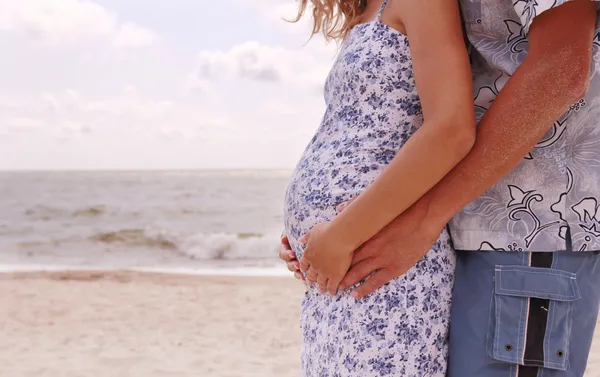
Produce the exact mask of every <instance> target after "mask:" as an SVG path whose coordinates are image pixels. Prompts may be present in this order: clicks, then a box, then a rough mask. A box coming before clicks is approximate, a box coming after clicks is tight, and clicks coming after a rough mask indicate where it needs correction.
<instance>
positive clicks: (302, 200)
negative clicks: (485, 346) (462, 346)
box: [285, 1, 455, 377]
mask: <svg viewBox="0 0 600 377" xmlns="http://www.w3.org/2000/svg"><path fill="white" fill-rule="evenodd" d="M386 3H387V1H384V3H383V6H382V8H381V10H380V12H379V14H378V16H377V19H376V20H374V21H371V22H367V23H364V24H360V25H357V26H356V27H354V28H353V29H352V31H351V32H350V33H349V35H348V36H347V38H346V40H345V41H344V44H343V46H342V48H341V51H340V53H339V55H338V58H337V60H336V62H335V63H334V65H333V67H332V69H331V72H330V74H329V76H328V78H327V81H326V84H325V101H326V104H327V109H326V112H325V115H324V117H323V120H322V123H321V125H320V128H319V129H318V131H317V133H316V135H315V136H314V137H313V139H312V140H311V141H310V143H309V145H308V147H307V148H306V150H305V152H304V154H303V156H302V158H301V160H300V162H299V163H298V166H297V168H296V170H295V172H294V174H293V177H292V180H291V183H290V185H289V187H288V190H287V193H286V200H285V225H286V232H287V234H288V236H289V238H290V242H291V245H292V248H293V250H294V251H295V252H296V254H297V256H298V257H299V258H301V257H302V247H301V245H300V244H299V242H298V241H297V240H298V238H299V237H300V236H302V235H303V234H305V233H306V232H308V231H309V230H310V228H311V227H312V226H314V225H315V224H317V223H319V222H322V221H327V220H330V219H331V218H333V217H334V216H335V215H336V209H335V208H336V206H337V205H338V204H339V203H341V202H344V201H346V200H348V199H350V198H351V197H353V196H356V195H358V194H360V193H361V192H362V191H363V190H364V189H365V188H366V187H367V186H368V185H369V184H370V183H371V182H372V181H373V180H374V179H375V177H376V176H377V175H378V174H379V173H380V172H381V171H382V170H383V169H384V168H385V166H386V165H387V164H388V163H389V162H390V161H391V160H392V159H393V158H394V156H395V155H396V153H397V152H398V150H399V149H400V148H401V147H402V145H403V144H404V143H405V142H406V141H407V139H408V138H409V137H410V135H411V134H413V133H414V132H415V131H416V130H417V129H418V128H419V127H420V125H421V124H422V122H423V116H422V112H421V104H420V102H419V97H418V95H417V92H416V86H415V81H414V75H413V69H412V61H411V56H410V50H409V45H408V39H407V38H406V36H405V35H403V34H401V33H400V32H398V31H396V30H394V29H393V28H391V27H389V26H387V25H385V24H383V23H381V22H380V21H379V19H380V17H381V13H382V12H383V10H384V8H385V5H386ZM409 184H410V183H409ZM399 252H401V251H400V250H399ZM454 267H455V256H454V251H453V249H452V247H451V242H450V239H449V236H448V234H447V232H446V231H444V232H443V233H442V234H441V236H440V238H439V240H438V241H437V242H436V244H435V245H434V247H433V248H432V249H431V250H430V251H429V253H428V254H427V255H426V256H425V257H424V258H423V259H422V260H421V261H420V262H419V263H418V264H417V265H416V266H414V267H413V268H412V269H411V270H409V271H408V272H407V273H406V274H405V275H403V276H401V277H399V278H397V279H395V280H393V281H391V282H390V283H388V284H387V285H385V286H384V287H382V288H380V289H379V290H378V291H376V292H374V293H373V294H371V295H369V296H367V297H365V298H363V299H360V300H356V299H354V298H352V297H350V290H347V291H343V292H340V293H339V294H338V296H337V297H330V296H329V295H327V294H320V293H319V292H318V290H317V289H316V288H314V287H307V292H306V294H305V297H304V300H303V302H302V306H301V328H302V335H303V346H302V356H301V357H302V375H303V376H305V377H359V376H360V377H375V376H394V377H396V376H403V377H421V376H429V377H443V376H445V373H446V359H447V353H448V349H447V346H448V344H447V335H448V325H449V316H450V301H451V291H452V284H453V280H454Z"/></svg>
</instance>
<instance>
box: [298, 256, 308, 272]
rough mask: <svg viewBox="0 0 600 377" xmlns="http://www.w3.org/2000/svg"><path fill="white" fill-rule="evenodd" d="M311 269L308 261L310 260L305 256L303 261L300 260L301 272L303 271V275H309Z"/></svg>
mask: <svg viewBox="0 0 600 377" xmlns="http://www.w3.org/2000/svg"><path fill="white" fill-rule="evenodd" d="M309 269H310V262H309V261H308V258H307V256H306V254H305V255H303V256H302V259H300V271H302V272H303V273H307V272H308V270H309Z"/></svg>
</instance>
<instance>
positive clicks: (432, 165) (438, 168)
mask: <svg viewBox="0 0 600 377" xmlns="http://www.w3.org/2000/svg"><path fill="white" fill-rule="evenodd" d="M395 15H398V16H397V17H399V18H400V20H401V21H402V24H404V27H405V29H406V32H407V35H408V39H409V43H410V50H411V55H412V60H413V69H414V74H415V81H416V84H417V92H418V93H419V97H420V100H421V105H422V108H423V116H424V123H423V125H422V126H421V128H419V130H418V131H417V132H415V134H414V135H412V136H411V137H410V139H409V140H408V141H407V142H406V144H405V145H404V146H403V147H402V148H401V149H400V151H399V152H398V154H397V155H396V157H395V158H394V159H393V160H392V162H391V163H390V164H389V165H388V166H387V167H386V168H385V170H384V171H383V172H382V173H381V174H380V175H379V176H378V177H377V178H376V179H375V181H374V182H373V183H372V184H371V185H370V186H369V187H368V188H367V189H366V190H365V191H364V192H363V193H362V194H361V195H359V196H358V198H357V199H356V200H355V201H353V202H352V204H351V205H350V206H349V207H348V208H347V209H346V210H345V211H344V212H343V213H341V214H340V215H339V216H337V217H336V218H335V219H334V220H333V221H332V224H331V227H330V229H329V231H330V232H336V233H338V234H340V237H345V238H346V239H347V240H348V241H349V242H350V245H349V246H350V247H352V250H354V249H356V248H358V247H359V246H360V245H361V244H362V243H364V242H365V241H367V240H368V239H370V238H371V237H372V236H374V235H375V234H376V233H377V232H379V231H380V230H381V229H382V228H383V227H385V226H386V225H387V224H388V223H389V222H391V221H392V220H393V219H394V218H396V216H398V215H399V214H400V213H402V212H403V211H404V210H406V209H407V208H408V207H410V206H411V205H412V204H413V203H414V202H416V201H417V200H418V199H419V198H420V197H421V196H423V195H424V194H425V193H426V192H427V191H429V189H431V188H432V187H433V186H434V185H435V184H436V183H438V182H439V181H440V180H441V179H442V178H443V177H444V176H445V175H446V174H447V173H448V172H449V171H450V170H451V169H452V168H453V167H454V166H455V165H456V164H457V163H458V162H459V161H460V160H462V159H463V158H464V157H465V155H466V154H467V153H468V152H469V150H470V149H471V147H472V145H473V143H474V142H475V110H474V105H473V81H472V77H471V69H470V65H469V59H468V55H467V51H466V48H465V43H464V39H463V35H462V28H461V20H460V13H459V9H458V4H457V2H456V1H441V0H439V1H438V0H436V1H431V0H429V1H422V0H408V1H407V0H403V1H390V4H389V6H388V9H386V16H388V17H389V16H392V17H394V16H395Z"/></svg>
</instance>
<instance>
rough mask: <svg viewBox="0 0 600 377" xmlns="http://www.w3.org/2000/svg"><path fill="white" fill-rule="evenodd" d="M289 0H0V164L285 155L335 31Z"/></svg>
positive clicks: (229, 160) (241, 164)
mask: <svg viewBox="0 0 600 377" xmlns="http://www.w3.org/2000/svg"><path fill="white" fill-rule="evenodd" d="M296 7H297V2H296V1H295V0H18V1H17V0H0V51H2V53H1V55H0V170H90V169H92V170H96V169H101V170H112V169H127V170H131V169H161V170H163V169H254V168H259V169H281V168H283V169H288V168H293V167H294V165H295V163H296V162H297V160H298V159H299V157H300V155H301V153H302V151H303V150H304V147H305V146H306V144H307V143H308V141H309V140H310V138H311V137H312V135H313V133H314V131H315V130H316V128H317V127H318V125H319V122H320V120H321V117H322V113H323V111H324V107H325V106H324V102H323V95H322V87H323V82H324V80H325V77H326V75H327V72H328V69H329V67H330V66H331V64H332V61H333V58H334V55H335V51H336V45H335V44H333V43H332V44H326V43H325V42H324V41H323V39H322V38H320V37H315V38H313V39H312V40H310V42H309V31H310V20H309V19H308V18H307V19H305V20H303V21H301V22H300V23H297V24H290V23H288V22H286V21H285V20H284V19H285V18H291V17H293V16H294V15H295V12H296V9H297V8H296Z"/></svg>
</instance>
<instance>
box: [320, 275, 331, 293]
mask: <svg viewBox="0 0 600 377" xmlns="http://www.w3.org/2000/svg"><path fill="white" fill-rule="evenodd" d="M328 280H329V279H328V278H327V277H326V276H325V275H323V274H317V285H318V286H319V292H321V293H325V292H326V291H327V281H328Z"/></svg>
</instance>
